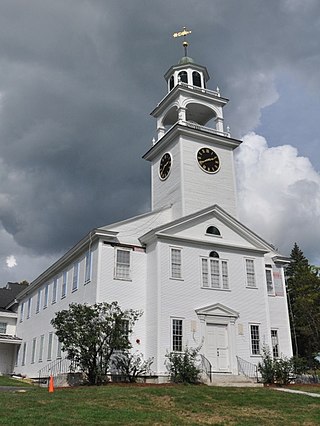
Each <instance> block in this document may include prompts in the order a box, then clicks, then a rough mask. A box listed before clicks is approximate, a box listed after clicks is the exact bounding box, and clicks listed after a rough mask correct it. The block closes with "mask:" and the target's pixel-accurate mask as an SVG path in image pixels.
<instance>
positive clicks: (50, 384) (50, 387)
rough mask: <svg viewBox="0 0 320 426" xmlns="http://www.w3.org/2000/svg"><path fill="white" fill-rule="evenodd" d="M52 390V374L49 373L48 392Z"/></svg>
mask: <svg viewBox="0 0 320 426" xmlns="http://www.w3.org/2000/svg"><path fill="white" fill-rule="evenodd" d="M53 391H54V386H53V376H52V374H51V376H50V379H49V392H53Z"/></svg>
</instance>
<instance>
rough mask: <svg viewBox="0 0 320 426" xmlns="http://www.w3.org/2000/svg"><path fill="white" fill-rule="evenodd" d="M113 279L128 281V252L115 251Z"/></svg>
mask: <svg viewBox="0 0 320 426" xmlns="http://www.w3.org/2000/svg"><path fill="white" fill-rule="evenodd" d="M115 278H118V279H121V280H130V251H129V250H121V249H117V250H116V268H115Z"/></svg>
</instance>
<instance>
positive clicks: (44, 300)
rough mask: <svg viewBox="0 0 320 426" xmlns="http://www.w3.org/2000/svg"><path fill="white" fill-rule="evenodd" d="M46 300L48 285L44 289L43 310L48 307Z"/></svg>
mask: <svg viewBox="0 0 320 426" xmlns="http://www.w3.org/2000/svg"><path fill="white" fill-rule="evenodd" d="M48 298H49V284H46V285H45V288H44V296H43V309H45V308H46V307H47V306H48Z"/></svg>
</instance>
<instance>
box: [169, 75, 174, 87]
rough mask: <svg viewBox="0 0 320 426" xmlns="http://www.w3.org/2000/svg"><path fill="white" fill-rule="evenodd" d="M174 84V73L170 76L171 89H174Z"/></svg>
mask: <svg viewBox="0 0 320 426" xmlns="http://www.w3.org/2000/svg"><path fill="white" fill-rule="evenodd" d="M173 86H174V77H173V75H172V76H171V78H170V90H172V89H173Z"/></svg>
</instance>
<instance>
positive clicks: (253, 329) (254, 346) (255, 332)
mask: <svg viewBox="0 0 320 426" xmlns="http://www.w3.org/2000/svg"><path fill="white" fill-rule="evenodd" d="M250 336H251V353H252V355H260V332H259V325H250Z"/></svg>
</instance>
